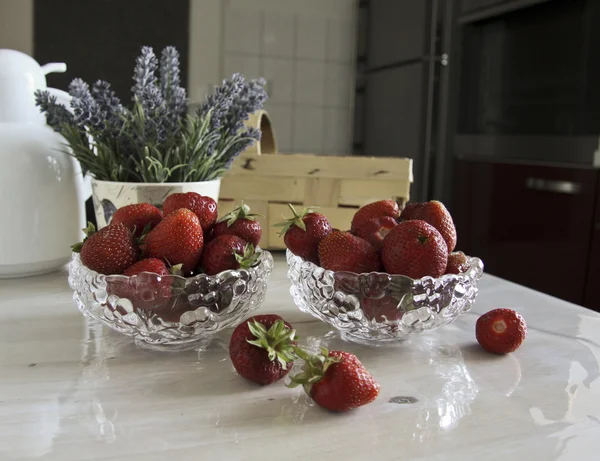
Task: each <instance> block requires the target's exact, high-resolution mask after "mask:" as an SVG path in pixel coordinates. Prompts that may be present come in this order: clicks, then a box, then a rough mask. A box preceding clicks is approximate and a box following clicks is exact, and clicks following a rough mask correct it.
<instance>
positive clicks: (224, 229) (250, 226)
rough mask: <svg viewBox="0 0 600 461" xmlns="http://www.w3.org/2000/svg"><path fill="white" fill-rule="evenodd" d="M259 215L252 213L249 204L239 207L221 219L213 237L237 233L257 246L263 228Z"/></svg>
mask: <svg viewBox="0 0 600 461" xmlns="http://www.w3.org/2000/svg"><path fill="white" fill-rule="evenodd" d="M257 216H258V215H256V214H254V213H250V207H249V206H248V205H242V206H240V207H237V208H236V209H235V210H233V211H232V212H231V213H228V214H226V215H225V216H223V217H222V218H221V219H219V221H218V222H217V224H215V227H214V228H213V231H212V238H215V237H218V236H220V235H237V236H238V237H239V238H241V239H242V240H245V241H246V242H248V243H251V244H252V245H254V246H255V247H256V246H258V242H260V238H261V236H262V229H261V227H260V224H259V223H258V221H257V220H256V217H257Z"/></svg>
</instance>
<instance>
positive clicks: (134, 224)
mask: <svg viewBox="0 0 600 461" xmlns="http://www.w3.org/2000/svg"><path fill="white" fill-rule="evenodd" d="M162 218H163V214H162V212H161V211H160V210H159V209H158V208H156V207H155V206H154V205H150V204H149V203H136V204H134V205H125V206H123V207H121V208H119V209H118V210H117V211H115V214H114V215H113V217H112V219H111V221H110V223H111V224H123V225H124V226H125V227H127V228H128V229H129V230H130V231H132V232H135V236H136V237H140V236H141V235H142V234H143V233H144V232H147V231H148V230H150V229H153V228H154V227H155V226H156V225H157V224H158V223H159V222H160V220H161V219H162Z"/></svg>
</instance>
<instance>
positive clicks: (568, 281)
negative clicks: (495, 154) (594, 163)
mask: <svg viewBox="0 0 600 461" xmlns="http://www.w3.org/2000/svg"><path fill="white" fill-rule="evenodd" d="M597 177H598V175H597V172H596V171H595V170H593V169H585V168H559V167H546V166H539V165H524V164H507V163H493V162H486V161H470V160H460V159H459V160H457V161H456V163H455V177H454V179H455V180H454V184H455V189H454V197H453V208H452V212H453V215H454V218H455V222H456V226H457V232H458V237H459V239H458V248H459V249H461V250H463V251H465V252H466V253H467V254H471V255H475V256H479V257H481V259H482V260H483V261H484V263H485V266H486V271H487V272H488V273H490V274H493V275H497V276H499V277H502V278H505V279H507V280H510V281H513V282H516V283H520V284H522V285H525V286H528V287H530V288H533V289H536V290H539V291H542V292H544V293H548V294H550V295H553V296H556V297H559V298H562V299H565V300H568V301H571V302H574V303H577V304H584V303H591V302H596V307H600V302H599V300H600V299H599V297H598V295H597V294H595V293H594V291H593V290H591V291H590V286H591V285H590V279H589V278H588V264H589V256H590V248H591V246H592V243H591V238H590V236H591V233H592V229H593V223H594V208H595V206H596V196H597ZM596 234H599V232H598V231H597V230H596ZM597 236H598V235H597ZM594 245H595V251H596V260H595V263H594V264H592V266H593V267H592V271H596V272H595V274H596V276H595V282H594V281H592V282H591V284H592V285H594V284H597V282H598V281H600V278H599V276H600V239H596V241H595V243H594ZM590 274H591V272H590ZM586 285H587V294H586ZM590 307H592V306H590Z"/></svg>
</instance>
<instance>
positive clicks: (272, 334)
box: [246, 319, 296, 370]
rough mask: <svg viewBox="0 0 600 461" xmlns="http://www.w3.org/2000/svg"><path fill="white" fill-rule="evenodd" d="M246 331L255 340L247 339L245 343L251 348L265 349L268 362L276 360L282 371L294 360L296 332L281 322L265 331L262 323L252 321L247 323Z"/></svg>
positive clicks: (278, 321) (276, 322)
mask: <svg viewBox="0 0 600 461" xmlns="http://www.w3.org/2000/svg"><path fill="white" fill-rule="evenodd" d="M248 329H249V330H250V333H252V335H253V336H254V337H255V338H256V339H247V340H246V341H247V342H248V343H249V344H252V345H253V346H256V347H260V348H262V349H265V350H266V351H267V353H268V356H269V360H271V361H272V362H274V361H275V360H277V361H278V362H279V363H280V364H281V367H282V368H283V369H284V370H285V369H287V366H288V364H289V363H290V362H293V361H294V360H295V358H296V354H295V353H294V342H295V340H296V331H295V330H293V329H291V328H289V327H288V326H286V324H285V322H284V321H283V320H281V319H278V320H277V321H275V323H274V324H273V325H272V326H271V328H269V330H268V331H267V329H266V328H265V326H264V325H263V324H262V323H260V322H257V321H256V320H254V319H253V320H251V321H249V322H248Z"/></svg>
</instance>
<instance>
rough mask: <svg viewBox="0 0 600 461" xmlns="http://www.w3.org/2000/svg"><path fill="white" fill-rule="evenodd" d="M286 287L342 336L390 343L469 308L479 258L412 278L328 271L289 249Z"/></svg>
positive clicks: (302, 307)
mask: <svg viewBox="0 0 600 461" xmlns="http://www.w3.org/2000/svg"><path fill="white" fill-rule="evenodd" d="M287 262H288V266H289V270H288V277H289V279H290V280H291V282H292V286H291V288H290V293H291V295H292V297H293V298H294V302H295V303H296V306H298V308H299V309H300V310H301V311H303V312H307V313H310V314H312V315H313V316H314V317H316V318H318V319H319V320H322V321H323V322H327V323H329V324H331V325H333V326H334V327H335V328H336V329H337V330H338V331H339V332H340V334H341V336H342V338H343V339H344V340H347V341H352V342H356V343H360V344H365V345H374V346H380V345H391V344H394V343H399V342H401V341H402V340H404V339H406V338H407V337H409V336H410V335H412V334H415V333H421V332H424V331H430V330H434V329H436V328H439V327H441V326H443V325H447V324H449V323H451V322H452V321H454V320H455V319H456V318H457V317H458V316H459V315H461V314H462V313H464V312H467V311H468V310H469V309H470V308H471V306H472V304H473V302H474V301H475V298H476V296H477V292H478V289H477V283H478V282H479V280H480V279H481V276H482V275H483V262H482V261H481V260H480V259H479V258H469V269H468V270H467V271H466V272H464V273H461V274H458V275H454V274H447V275H443V276H441V277H439V278H433V277H423V278H421V279H416V280H413V279H411V278H410V277H406V276H403V275H390V274H385V273H380V272H373V273H370V274H355V273H352V272H332V271H330V270H326V269H323V268H322V267H319V266H317V265H316V264H313V263H311V262H308V261H305V260H304V259H302V258H300V257H298V256H296V255H294V254H293V253H292V252H291V251H289V250H287Z"/></svg>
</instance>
